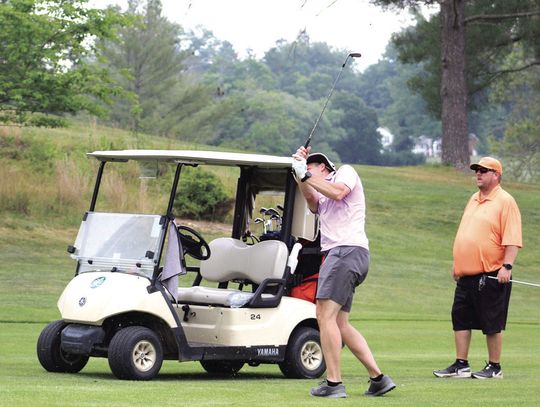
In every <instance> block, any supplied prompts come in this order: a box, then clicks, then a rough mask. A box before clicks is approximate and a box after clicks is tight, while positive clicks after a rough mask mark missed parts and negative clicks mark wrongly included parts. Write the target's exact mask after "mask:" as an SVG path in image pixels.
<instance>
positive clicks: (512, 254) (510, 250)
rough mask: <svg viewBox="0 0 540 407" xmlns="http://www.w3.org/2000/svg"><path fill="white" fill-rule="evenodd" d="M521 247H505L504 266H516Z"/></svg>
mask: <svg viewBox="0 0 540 407" xmlns="http://www.w3.org/2000/svg"><path fill="white" fill-rule="evenodd" d="M518 250H519V247H517V246H505V247H504V264H514V262H515V261H516V257H517V254H518Z"/></svg>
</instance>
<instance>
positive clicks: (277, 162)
mask: <svg viewBox="0 0 540 407" xmlns="http://www.w3.org/2000/svg"><path fill="white" fill-rule="evenodd" d="M88 155H89V156H91V157H95V158H96V159H97V160H99V161H117V162H118V161H119V162H125V161H129V160H136V161H161V162H170V163H180V162H181V163H186V164H208V165H225V166H253V167H262V168H290V166H291V157H278V156H273V155H263V154H245V153H228V152H223V151H200V150H116V151H94V152H93V153H88Z"/></svg>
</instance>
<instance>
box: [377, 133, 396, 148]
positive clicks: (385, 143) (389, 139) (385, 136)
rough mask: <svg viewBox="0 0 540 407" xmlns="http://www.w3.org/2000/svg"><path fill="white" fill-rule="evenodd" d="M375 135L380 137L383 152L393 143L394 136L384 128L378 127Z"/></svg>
mask: <svg viewBox="0 0 540 407" xmlns="http://www.w3.org/2000/svg"><path fill="white" fill-rule="evenodd" d="M377 133H379V134H380V136H381V144H382V147H383V150H388V149H389V148H390V146H391V145H392V143H393V142H394V135H393V134H392V133H391V132H390V130H388V128H386V127H378V128H377Z"/></svg>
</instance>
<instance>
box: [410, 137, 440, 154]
mask: <svg viewBox="0 0 540 407" xmlns="http://www.w3.org/2000/svg"><path fill="white" fill-rule="evenodd" d="M412 152H413V153H415V154H422V155H425V156H426V157H440V156H441V141H440V140H439V139H435V140H434V139H432V138H430V137H427V136H424V135H421V136H420V137H418V138H417V139H416V141H415V143H414V147H413V148H412Z"/></svg>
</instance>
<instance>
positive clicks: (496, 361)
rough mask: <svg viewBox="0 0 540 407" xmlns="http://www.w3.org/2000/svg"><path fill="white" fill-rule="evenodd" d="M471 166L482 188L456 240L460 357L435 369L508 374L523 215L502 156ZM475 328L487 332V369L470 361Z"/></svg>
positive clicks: (446, 373)
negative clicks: (505, 336) (506, 336)
mask: <svg viewBox="0 0 540 407" xmlns="http://www.w3.org/2000/svg"><path fill="white" fill-rule="evenodd" d="M471 170H473V171H474V172H475V173H476V185H477V186H478V189H479V191H478V192H476V193H475V194H474V195H473V196H472V197H471V198H470V199H469V202H468V203H467V206H466V207H465V212H464V213H463V217H462V218H461V223H460V225H459V229H458V231H457V235H456V239H455V241H454V266H453V277H454V279H455V280H456V281H457V284H456V290H455V295H454V304H453V306H452V324H453V329H454V338H455V345H456V361H455V362H454V363H453V364H452V365H450V366H449V367H447V368H446V369H442V370H434V371H433V374H434V375H435V376H437V377H471V376H472V377H473V378H476V379H491V378H497V379H502V377H503V372H502V369H501V364H500V362H501V351H502V331H503V330H504V329H505V327H506V318H507V315H508V304H509V301H510V291H511V289H512V283H510V282H509V280H510V278H511V274H512V266H513V264H514V261H515V260H516V256H517V253H518V249H519V248H520V247H521V246H522V243H521V214H520V213H519V208H518V206H517V204H516V201H515V200H514V198H512V196H511V195H510V194H509V193H508V192H506V191H505V190H503V189H502V188H501V186H500V183H501V177H502V172H503V170H502V165H501V163H500V162H499V161H498V160H496V159H495V158H491V157H484V158H482V159H481V160H480V161H479V162H478V164H472V165H471ZM489 276H496V277H497V280H495V279H490V278H487V277H489ZM472 329H481V330H482V332H483V333H484V335H486V343H487V350H488V355H489V362H488V363H487V364H486V366H485V367H484V369H482V370H480V371H478V372H474V373H471V368H470V367H469V362H468V360H467V358H468V353H469V345H470V343H471V330H472Z"/></svg>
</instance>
